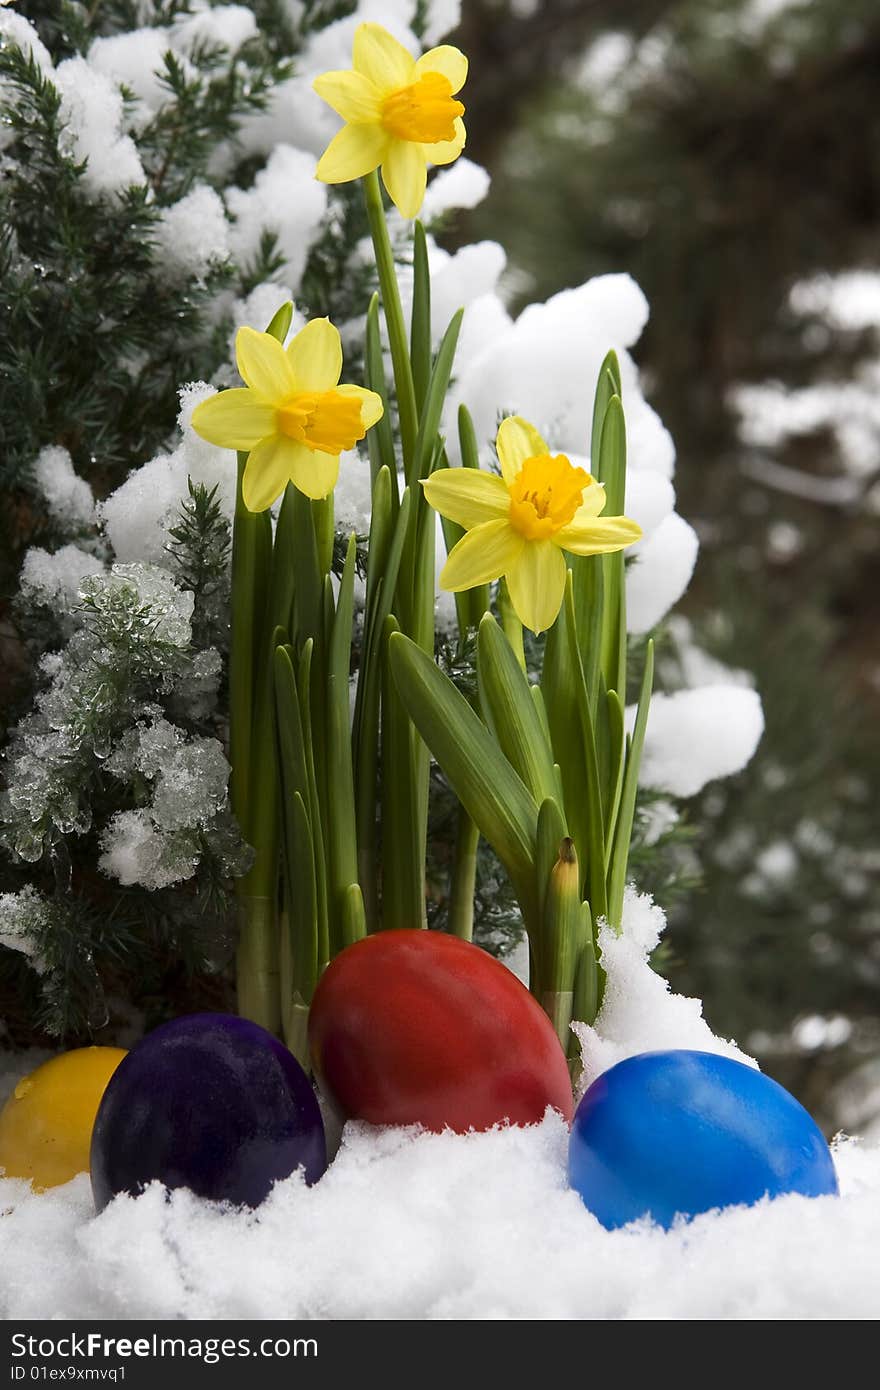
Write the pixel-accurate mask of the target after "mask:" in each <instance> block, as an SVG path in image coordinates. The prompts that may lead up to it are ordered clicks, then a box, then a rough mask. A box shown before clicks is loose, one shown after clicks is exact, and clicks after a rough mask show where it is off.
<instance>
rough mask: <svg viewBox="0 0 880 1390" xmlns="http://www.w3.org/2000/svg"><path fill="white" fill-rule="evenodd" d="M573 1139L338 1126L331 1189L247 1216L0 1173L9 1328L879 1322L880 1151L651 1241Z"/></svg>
mask: <svg viewBox="0 0 880 1390" xmlns="http://www.w3.org/2000/svg"><path fill="white" fill-rule="evenodd" d="M567 1142H568V1134H567V1130H566V1126H565V1124H564V1123H563V1121H562V1120H561V1119H560V1118H559V1117H558V1116H557V1115H555V1114H553V1113H552V1112H551V1113H549V1114H548V1115H547V1117H546V1118H545V1120H544V1121H543V1123H542V1124H540V1125H533V1126H530V1127H529V1128H525V1129H497V1130H493V1131H490V1132H489V1133H488V1134H472V1135H464V1136H462V1135H454V1134H451V1133H448V1132H447V1133H445V1134H439V1135H433V1134H420V1133H418V1132H416V1131H412V1130H401V1129H396V1130H395V1129H390V1130H375V1129H371V1128H370V1127H368V1126H365V1125H355V1124H350V1125H348V1126H347V1127H346V1130H345V1133H344V1135H343V1142H342V1147H341V1149H340V1151H339V1153H338V1155H337V1157H336V1159H335V1161H334V1162H333V1164H332V1166H331V1167H330V1169H329V1170H328V1172H327V1174H326V1175H325V1177H324V1178H323V1179H322V1180H321V1181H320V1182H319V1183H317V1184H316V1186H315V1187H312V1188H308V1187H306V1186H305V1184H304V1182H303V1181H302V1179H301V1178H300V1176H299V1175H295V1176H293V1177H291V1178H289V1179H288V1180H287V1181H286V1182H283V1183H279V1184H278V1185H277V1186H276V1187H275V1189H274V1190H273V1192H272V1193H271V1195H270V1196H269V1198H268V1199H267V1201H266V1202H265V1203H264V1205H263V1206H262V1207H261V1208H260V1209H259V1211H258V1212H255V1213H254V1212H238V1211H236V1212H234V1211H229V1210H225V1209H224V1208H222V1207H219V1206H214V1205H212V1204H210V1203H206V1202H202V1201H199V1200H198V1199H196V1198H195V1197H193V1196H192V1195H191V1194H190V1193H188V1192H183V1191H180V1192H176V1193H175V1194H173V1195H172V1197H171V1198H170V1200H166V1197H165V1193H164V1192H163V1190H162V1189H161V1188H159V1187H158V1185H154V1186H153V1187H151V1188H149V1189H148V1190H147V1191H146V1192H145V1193H144V1194H143V1196H141V1197H139V1198H138V1199H137V1200H132V1199H131V1198H128V1197H122V1198H117V1199H116V1201H114V1202H112V1203H111V1204H110V1206H109V1207H107V1208H106V1210H105V1211H104V1212H103V1213H102V1214H101V1216H99V1217H95V1216H94V1214H93V1207H92V1201H91V1194H90V1191H89V1182H88V1178H87V1177H85V1176H84V1175H83V1176H80V1177H78V1178H75V1179H74V1181H73V1182H72V1183H69V1184H68V1185H67V1186H66V1187H62V1188H56V1189H55V1190H53V1191H50V1192H47V1193H44V1194H42V1195H40V1196H33V1195H31V1193H30V1191H29V1189H28V1188H27V1185H26V1184H25V1183H23V1182H20V1181H16V1180H13V1179H8V1180H2V1179H0V1204H2V1208H3V1210H4V1212H5V1215H4V1218H3V1221H2V1222H0V1258H2V1261H3V1267H4V1268H5V1269H7V1270H9V1271H12V1276H11V1278H8V1279H7V1280H6V1281H4V1288H3V1289H2V1291H0V1312H2V1315H3V1316H4V1317H5V1318H7V1319H10V1318H16V1319H21V1318H29V1317H30V1318H33V1317H41V1316H45V1315H46V1311H47V1310H48V1309H51V1310H52V1314H53V1316H54V1317H55V1318H62V1319H73V1318H93V1317H106V1318H144V1319H149V1318H175V1319H179V1318H185V1319H192V1318H241V1319H248V1318H316V1319H319V1318H320V1319H326V1318H393V1319H402V1318H422V1319H426V1318H548V1319H563V1318H608V1319H610V1318H626V1319H648V1318H651V1319H655V1318H687V1319H695V1318H738V1319H739V1318H773V1319H777V1318H799V1319H806V1318H822V1319H830V1318H841V1319H844V1318H845V1319H849V1318H859V1317H864V1318H873V1317H876V1316H877V1315H878V1313H880V1294H878V1292H877V1290H878V1289H880V1201H878V1198H880V1148H877V1149H872V1150H869V1149H863V1148H861V1147H860V1146H857V1145H856V1144H854V1143H846V1144H843V1145H841V1146H839V1147H838V1148H837V1151H836V1162H837V1168H838V1173H839V1177H840V1183H841V1191H842V1194H843V1195H842V1196H841V1197H840V1198H834V1197H822V1198H818V1199H814V1200H810V1199H808V1198H804V1197H799V1196H791V1197H784V1198H778V1199H777V1200H775V1201H773V1202H763V1203H761V1204H760V1205H758V1206H757V1207H752V1208H743V1207H736V1208H732V1209H730V1210H728V1211H726V1212H723V1213H720V1214H707V1215H705V1216H701V1217H698V1218H697V1219H696V1220H695V1221H693V1222H691V1223H690V1224H689V1225H687V1226H684V1227H681V1228H679V1229H677V1230H673V1231H670V1232H664V1231H661V1230H659V1229H658V1228H657V1227H653V1226H650V1225H649V1224H647V1223H641V1224H639V1225H637V1226H633V1227H629V1228H627V1229H625V1230H623V1231H615V1232H609V1231H606V1230H604V1229H603V1228H602V1227H601V1226H600V1225H599V1223H598V1222H597V1221H596V1220H595V1218H594V1217H593V1216H592V1215H591V1214H590V1213H589V1212H588V1211H587V1210H586V1208H585V1207H584V1206H583V1205H582V1203H581V1201H580V1199H579V1197H578V1196H577V1194H576V1193H574V1192H573V1191H571V1190H570V1189H569V1187H568V1185H567V1181H566V1152H567Z"/></svg>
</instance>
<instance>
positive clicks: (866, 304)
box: [788, 270, 880, 333]
mask: <svg viewBox="0 0 880 1390" xmlns="http://www.w3.org/2000/svg"><path fill="white" fill-rule="evenodd" d="M788 299H789V304H790V305H791V307H792V309H793V310H794V312H795V313H796V314H798V315H799V316H801V317H806V316H807V315H811V314H815V315H818V316H819V317H820V318H823V319H825V320H826V321H827V322H828V323H829V324H830V326H831V327H832V328H836V329H839V330H843V331H844V332H850V333H858V332H861V331H863V330H864V329H866V328H877V327H880V275H878V273H877V271H876V270H847V271H844V272H843V273H842V274H840V275H827V274H823V275H815V276H813V277H812V278H810V279H809V280H798V281H797V283H796V284H794V285H792V287H791V291H790V293H789V297H788Z"/></svg>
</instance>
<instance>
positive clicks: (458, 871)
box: [449, 806, 480, 941]
mask: <svg viewBox="0 0 880 1390" xmlns="http://www.w3.org/2000/svg"><path fill="white" fill-rule="evenodd" d="M479 842H480V832H479V830H478V828H477V826H476V825H475V824H474V822H473V820H472V819H471V817H470V816H469V815H468V813H467V811H466V810H465V809H464V807H463V806H459V808H458V826H457V829H456V834H455V858H454V860H453V864H452V882H451V884H450V888H449V930H450V931H451V932H452V934H453V936H460V937H462V939H463V940H465V941H470V940H472V938H473V934H474V886H475V884H476V881H477V845H478V844H479Z"/></svg>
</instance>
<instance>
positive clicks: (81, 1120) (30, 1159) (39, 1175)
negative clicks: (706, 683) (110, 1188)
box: [0, 1047, 125, 1192]
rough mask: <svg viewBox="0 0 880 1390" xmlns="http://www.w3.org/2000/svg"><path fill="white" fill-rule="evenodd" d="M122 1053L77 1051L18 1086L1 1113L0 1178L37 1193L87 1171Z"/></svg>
mask: <svg viewBox="0 0 880 1390" xmlns="http://www.w3.org/2000/svg"><path fill="white" fill-rule="evenodd" d="M124 1056H125V1051H124V1049H123V1048H120V1047H79V1048H77V1049H76V1050H75V1051H73V1052H63V1053H62V1054H61V1056H60V1057H52V1058H51V1059H50V1060H49V1061H48V1062H44V1063H43V1065H42V1066H41V1067H37V1069H36V1071H32V1072H31V1074H30V1075H29V1076H25V1077H24V1078H23V1079H22V1080H21V1081H19V1083H18V1085H17V1086H16V1088H15V1090H14V1091H13V1092H12V1095H11V1096H10V1097H9V1099H8V1100H7V1102H6V1104H5V1105H4V1107H3V1109H2V1110H0V1173H2V1172H3V1170H4V1169H5V1173H4V1174H3V1176H5V1177H7V1178H28V1179H30V1181H31V1182H32V1183H33V1185H34V1187H35V1188H36V1189H37V1191H38V1192H41V1191H42V1190H43V1189H44V1188H46V1187H59V1186H60V1185H61V1183H65V1182H69V1181H70V1179H71V1178H74V1177H76V1175H77V1173H87V1172H88V1170H89V1146H90V1144H91V1141H92V1128H93V1126H94V1123H95V1116H96V1114H97V1113H98V1106H99V1105H100V1103H101V1097H102V1096H103V1094H104V1090H105V1088H106V1086H107V1082H108V1081H109V1080H110V1077H111V1076H112V1075H113V1073H114V1071H115V1070H116V1068H117V1067H118V1066H119V1063H120V1062H121V1061H122V1059H123V1057H124Z"/></svg>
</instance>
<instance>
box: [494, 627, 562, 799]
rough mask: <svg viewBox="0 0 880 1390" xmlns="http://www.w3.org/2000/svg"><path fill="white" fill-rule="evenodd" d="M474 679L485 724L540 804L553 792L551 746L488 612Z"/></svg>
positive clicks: (504, 640)
mask: <svg viewBox="0 0 880 1390" xmlns="http://www.w3.org/2000/svg"><path fill="white" fill-rule="evenodd" d="M477 681H478V687H479V692H480V706H481V709H482V714H483V719H484V721H485V723H486V725H487V726H488V728H489V729H490V730H491V732H492V733H493V734H494V736H495V741H496V742H497V744H498V746H499V748H500V749H501V751H502V753H503V754H504V756H505V758H506V759H507V761H508V762H509V763H510V765H511V767H512V768H513V769H514V771H515V772H518V773H519V775H520V777H521V778H522V780H523V782H524V783H525V785H526V786H527V787H528V789H529V791H530V792H531V793H532V796H533V797H534V798H535V801H536V802H537V803H538V804H539V805H540V803H541V802H542V801H543V800H544V799H545V797H548V796H549V797H552V796H554V795H555V792H556V779H555V776H554V773H553V750H552V748H551V746H550V740H549V737H548V736H547V733H546V731H545V728H544V725H543V724H542V722H541V717H540V715H539V713H538V711H537V709H536V707H535V702H534V699H533V697H532V693H531V690H530V687H529V682H528V680H527V678H526V676H525V674H524V672H523V670H522V668H521V667H520V664H519V662H518V661H517V659H516V657H515V655H514V653H513V650H512V648H511V646H510V643H509V642H508V640H507V638H506V637H505V635H504V633H503V632H502V631H501V628H500V627H499V626H498V624H497V623H496V621H495V619H494V618H493V617H492V614H491V613H486V614H485V616H484V617H483V620H482V622H481V623H480V629H479V633H478V636H477Z"/></svg>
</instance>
